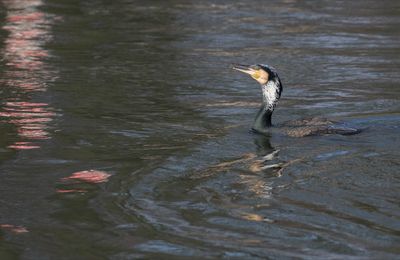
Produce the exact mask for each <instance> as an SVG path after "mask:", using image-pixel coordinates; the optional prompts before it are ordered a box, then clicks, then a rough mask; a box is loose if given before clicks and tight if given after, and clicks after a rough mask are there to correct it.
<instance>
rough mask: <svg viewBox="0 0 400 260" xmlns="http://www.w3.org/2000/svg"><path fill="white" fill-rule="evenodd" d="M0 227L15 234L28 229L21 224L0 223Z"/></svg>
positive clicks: (26, 231)
mask: <svg viewBox="0 0 400 260" xmlns="http://www.w3.org/2000/svg"><path fill="white" fill-rule="evenodd" d="M0 229H4V230H8V231H11V232H13V233H15V234H21V233H28V232H29V231H28V229H26V228H25V227H23V226H15V225H11V224H0Z"/></svg>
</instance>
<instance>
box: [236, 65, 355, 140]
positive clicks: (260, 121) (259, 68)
mask: <svg viewBox="0 0 400 260" xmlns="http://www.w3.org/2000/svg"><path fill="white" fill-rule="evenodd" d="M233 69H235V70H238V71H241V72H244V73H246V74H249V75H250V76H251V77H252V78H253V79H255V80H256V81H257V82H258V83H260V85H261V91H262V95H263V104H262V106H261V108H260V110H259V111H258V113H257V115H256V119H255V120H254V124H253V127H252V130H253V131H255V132H258V133H262V134H266V133H269V128H270V127H271V126H272V113H273V112H274V109H275V106H276V104H277V103H278V101H279V98H280V97H281V93H282V90H283V87H282V82H281V80H280V78H279V76H278V73H277V72H276V70H275V69H274V68H272V67H270V66H268V65H264V64H257V65H250V66H248V65H240V64H236V65H234V66H233ZM281 128H284V130H285V132H286V133H287V134H288V135H289V136H292V137H303V136H310V135H323V134H341V135H352V134H357V133H359V132H360V130H359V129H356V128H351V127H348V126H346V125H344V124H343V123H339V122H335V121H331V120H328V119H325V118H321V117H316V118H307V119H301V120H295V121H289V122H286V123H284V124H283V125H282V126H281Z"/></svg>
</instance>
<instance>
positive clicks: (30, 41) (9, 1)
mask: <svg viewBox="0 0 400 260" xmlns="http://www.w3.org/2000/svg"><path fill="white" fill-rule="evenodd" d="M3 4H4V6H5V8H6V10H7V12H6V19H5V20H6V23H5V24H4V26H3V27H2V29H3V30H6V31H7V32H8V36H7V38H6V39H5V40H4V43H5V46H4V49H3V58H4V60H5V62H6V70H5V71H4V76H3V77H2V78H1V79H0V81H1V83H2V84H3V85H4V86H5V87H8V88H11V89H12V91H11V93H16V94H15V96H16V97H11V98H9V100H8V102H5V103H4V104H3V105H2V107H0V123H1V121H5V122H8V123H10V124H14V125H15V126H16V127H17V134H18V136H19V137H20V140H18V141H17V142H15V143H14V144H12V145H9V146H8V148H11V149H16V150H28V149H37V148H40V145H39V144H38V141H39V140H44V139H49V138H50V137H51V136H50V134H49V132H48V128H49V126H48V123H49V122H51V121H52V120H53V118H54V116H55V115H56V114H55V113H54V112H53V111H54V110H53V109H52V108H51V107H50V106H49V104H47V103H37V102H32V101H30V97H29V95H27V94H30V93H35V92H45V91H46V90H47V87H46V86H47V83H48V82H49V81H52V80H53V79H54V78H55V75H54V72H52V71H51V70H49V69H48V67H46V59H47V58H48V57H49V56H50V54H49V52H48V51H47V50H46V49H45V48H44V47H43V46H44V45H45V43H46V42H47V41H48V40H49V39H51V33H50V32H51V30H50V29H51V27H50V26H51V23H52V21H53V20H54V19H53V18H54V17H51V16H50V15H48V14H46V13H44V12H42V11H41V10H40V9H39V8H40V6H42V5H43V2H42V0H3ZM20 93H23V95H20ZM35 141H36V142H35Z"/></svg>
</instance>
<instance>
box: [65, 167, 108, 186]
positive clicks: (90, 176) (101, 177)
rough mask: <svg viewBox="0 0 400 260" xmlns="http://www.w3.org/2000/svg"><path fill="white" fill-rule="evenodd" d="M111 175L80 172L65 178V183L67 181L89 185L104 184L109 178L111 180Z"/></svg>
mask: <svg viewBox="0 0 400 260" xmlns="http://www.w3.org/2000/svg"><path fill="white" fill-rule="evenodd" d="M110 176H111V174H109V173H106V172H103V171H98V170H88V171H80V172H74V173H73V174H72V175H71V176H69V177H66V178H63V180H64V181H66V180H79V181H83V182H89V183H102V182H107V181H108V178H110Z"/></svg>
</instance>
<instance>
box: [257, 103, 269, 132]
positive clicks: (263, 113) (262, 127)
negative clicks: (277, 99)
mask: <svg viewBox="0 0 400 260" xmlns="http://www.w3.org/2000/svg"><path fill="white" fill-rule="evenodd" d="M272 112H273V110H272V109H269V108H267V107H266V106H265V105H263V106H262V107H261V108H260V110H259V111H258V113H257V116H256V119H255V120H254V125H253V130H254V131H256V132H260V133H265V131H266V130H267V128H269V127H271V126H272V122H271V117H272Z"/></svg>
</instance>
